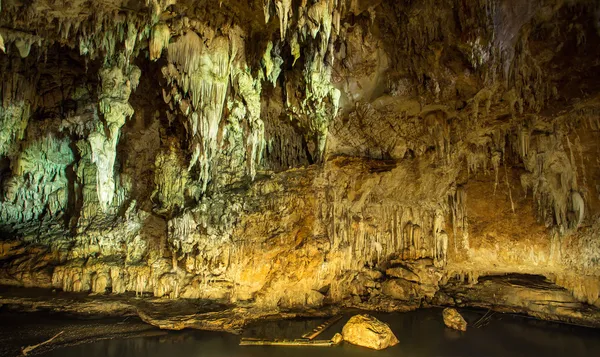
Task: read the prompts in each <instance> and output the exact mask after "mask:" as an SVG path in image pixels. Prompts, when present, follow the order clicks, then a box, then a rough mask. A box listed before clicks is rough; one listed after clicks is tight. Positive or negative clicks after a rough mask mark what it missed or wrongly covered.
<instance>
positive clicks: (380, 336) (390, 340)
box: [342, 314, 399, 350]
mask: <svg viewBox="0 0 600 357" xmlns="http://www.w3.org/2000/svg"><path fill="white" fill-rule="evenodd" d="M342 335H343V337H344V341H347V342H349V343H351V344H353V345H357V346H362V347H367V348H372V349H374V350H383V349H386V348H388V347H392V346H395V345H397V344H398V343H399V341H398V339H397V338H396V336H395V335H394V333H393V332H392V330H391V329H390V327H389V326H388V325H387V324H386V323H384V322H381V321H379V320H377V319H376V318H374V317H373V316H370V315H367V314H364V315H355V316H352V317H351V318H350V320H348V322H347V323H346V325H344V328H343V329H342Z"/></svg>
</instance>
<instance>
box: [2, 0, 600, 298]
mask: <svg viewBox="0 0 600 357" xmlns="http://www.w3.org/2000/svg"><path fill="white" fill-rule="evenodd" d="M599 14H600V8H599V7H598V5H597V4H596V3H595V2H593V1H583V0H581V1H547V2H542V1H532V2H526V3H521V2H516V1H510V0H502V1H491V0H489V1H488V0H479V1H473V2H468V3H467V2H462V1H455V0H438V1H433V0H428V1H422V2H418V3H417V2H412V1H371V2H368V1H358V0H352V1H350V0H348V1H346V0H321V1H312V0H311V1H307V0H303V1H291V0H265V1H235V0H232V1H220V2H217V1H188V0H185V1H174V0H171V1H156V0H153V1H148V3H147V4H143V3H141V4H138V3H137V2H135V4H132V2H120V1H116V0H111V1H108V2H97V1H72V2H69V3H68V4H67V3H66V2H51V1H43V0H35V1H30V2H21V1H11V0H5V1H3V2H2V9H1V12H0V50H1V51H2V53H0V66H2V67H1V68H2V71H1V74H0V76H1V77H2V86H1V87H0V90H1V92H2V93H1V94H2V105H1V106H0V138H1V139H2V140H1V141H0V174H1V175H2V176H1V179H0V181H1V184H2V197H1V202H0V205H1V206H0V228H1V232H2V236H3V239H2V241H1V244H2V249H1V250H0V259H1V260H0V264H1V269H0V283H2V284H6V285H16V286H30V287H45V288H56V289H62V290H65V291H85V292H94V293H105V292H112V293H116V294H119V293H125V292H135V293H136V294H144V293H150V294H153V295H154V296H158V297H161V296H168V297H171V298H207V299H218V300H226V301H230V302H247V301H249V302H253V303H254V304H256V305H258V306H283V307H289V306H305V307H306V306H321V305H322V304H326V303H340V304H346V305H350V306H359V307H367V308H377V309H392V308H397V307H398V306H401V305H404V306H407V305H411V306H412V305H414V306H419V305H420V304H422V303H423V302H427V303H435V301H436V294H437V293H438V292H439V291H440V289H442V288H443V287H444V286H445V285H446V284H447V283H448V282H449V281H456V280H458V281H463V282H465V283H466V284H468V285H475V284H477V282H478V278H479V277H481V276H487V275H496V274H506V273H525V274H535V275H542V276H545V277H546V278H547V279H548V280H550V281H552V282H554V283H555V284H557V285H559V286H562V287H564V288H566V289H567V290H569V291H570V292H571V293H572V294H573V296H574V297H575V298H576V299H577V300H579V301H582V302H585V303H587V304H589V305H592V306H594V305H595V306H596V307H600V299H599V294H600V283H599V281H600V239H598V232H599V231H600V224H599V220H598V218H599V213H600V186H599V185H598V182H599V175H600V163H599V162H598V160H597V157H598V154H599V150H600V147H599V144H598V143H599V142H600V141H599V140H598V139H599V135H598V133H599V130H600V122H599V115H600V91H599V89H600V77H599V76H598V75H597V73H600V72H598V69H599V68H598V67H599V66H600V63H599V62H598V58H600V56H599V55H600V53H599V52H600V45H599V44H600V25H599V24H600V23H599V16H600V15H599ZM437 299H438V300H439V297H438V298H437Z"/></svg>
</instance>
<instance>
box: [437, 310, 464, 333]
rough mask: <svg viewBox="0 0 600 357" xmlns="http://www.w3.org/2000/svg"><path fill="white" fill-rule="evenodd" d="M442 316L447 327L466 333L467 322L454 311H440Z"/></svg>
mask: <svg viewBox="0 0 600 357" xmlns="http://www.w3.org/2000/svg"><path fill="white" fill-rule="evenodd" d="M442 316H443V318H444V324H445V325H446V326H447V327H449V328H451V329H455V330H458V331H463V332H464V331H467V322H466V321H465V319H464V318H463V317H462V315H461V314H459V313H458V311H456V309H453V308H449V307H447V308H445V309H444V311H442Z"/></svg>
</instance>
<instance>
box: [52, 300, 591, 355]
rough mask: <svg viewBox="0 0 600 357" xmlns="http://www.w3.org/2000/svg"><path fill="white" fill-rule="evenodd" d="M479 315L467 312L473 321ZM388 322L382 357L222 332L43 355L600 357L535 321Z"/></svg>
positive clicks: (280, 326) (285, 329) (576, 333)
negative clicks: (455, 326) (250, 342)
mask: <svg viewBox="0 0 600 357" xmlns="http://www.w3.org/2000/svg"><path fill="white" fill-rule="evenodd" d="M482 314H483V313H477V312H466V313H465V318H466V319H467V321H468V322H470V323H473V322H475V321H476V320H477V319H478V318H479V317H481V316H482ZM375 316H377V317H378V318H379V319H381V320H383V321H385V322H387V323H389V324H390V326H391V327H392V330H393V331H394V332H395V333H396V336H398V339H399V340H400V344H399V345H397V346H394V347H391V348H388V349H387V350H384V351H371V350H368V349H364V348H360V347H355V346H352V345H349V344H342V345H341V346H337V347H274V346H273V347H271V346H238V343H239V340H240V336H234V335H230V334H227V333H216V332H202V331H182V332H172V333H169V334H168V335H165V336H160V337H144V338H133V339H122V340H107V341H100V342H95V343H91V344H85V345H80V346H74V347H67V348H62V349H57V350H54V351H52V352H50V353H47V354H45V355H44V356H46V357H50V356H56V357H58V356H60V357H75V356H77V357H79V356H85V357H100V356H102V357H106V356H115V357H116V356H124V357H125V356H126V357H142V356H143V357H159V356H161V357H164V356H166V357H200V356H201V357H213V356H214V357H225V356H227V357H255V356H256V357H258V356H269V357H270V356H273V357H280V356H282V355H284V356H285V357H308V356H310V357H319V356H327V357H338V356H339V357H342V356H344V357H345V356H351V357H352V356H357V357H358V356H381V357H385V356H402V357H459V356H461V357H509V356H510V357H518V356H523V357H531V356H548V357H552V356H560V357H564V356H567V357H579V356H582V357H583V356H586V357H587V356H600V331H599V330H594V329H586V328H580V327H573V326H565V325H558V324H551V323H545V322H541V321H536V320H531V319H525V318H521V317H514V316H508V315H495V317H494V318H493V319H492V320H491V321H490V323H489V324H488V325H486V326H485V327H482V328H479V329H477V328H470V329H469V330H468V331H467V332H466V333H460V332H456V331H452V330H449V329H447V328H446V327H445V326H444V325H443V323H442V320H441V310H439V309H430V310H419V311H414V312H409V313H397V314H375ZM349 317H350V316H346V317H345V318H344V319H342V320H341V321H339V322H338V323H336V324H335V325H334V326H332V327H331V328H330V329H329V330H327V331H325V332H324V333H323V334H322V335H321V336H320V337H319V338H324V339H327V338H331V337H332V336H333V334H334V333H335V332H339V331H341V328H342V326H343V324H344V323H345V322H346V321H347V320H348V318H349ZM322 321H323V320H285V321H270V322H263V323H259V324H255V325H253V326H249V327H248V329H247V330H246V332H245V333H244V336H248V337H269V338H275V337H278V338H297V337H299V336H300V335H301V334H302V333H304V332H306V331H308V330H310V329H312V328H313V327H315V326H316V325H318V324H319V323H320V322H322Z"/></svg>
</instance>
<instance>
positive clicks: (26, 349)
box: [21, 331, 65, 356]
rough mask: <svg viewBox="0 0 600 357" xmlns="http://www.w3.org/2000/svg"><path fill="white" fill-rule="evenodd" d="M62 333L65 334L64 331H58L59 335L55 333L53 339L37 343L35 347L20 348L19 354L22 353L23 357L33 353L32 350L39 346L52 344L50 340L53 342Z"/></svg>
mask: <svg viewBox="0 0 600 357" xmlns="http://www.w3.org/2000/svg"><path fill="white" fill-rule="evenodd" d="M63 332H65V331H60V332H59V333H57V334H56V335H54V337H52V338H51V339H49V340H46V341H44V342H42V343H38V344H37V345H32V346H27V347H23V348H21V352H23V356H27V354H28V353H29V352H31V351H33V350H34V349H36V348H38V347H40V346H43V345H45V344H47V343H50V342H52V340H54V339H55V338H57V337H58V336H60V335H61V334H62V333H63Z"/></svg>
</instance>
